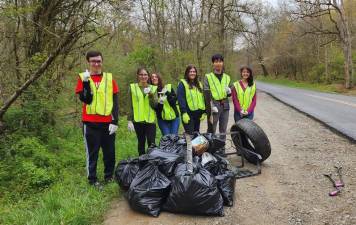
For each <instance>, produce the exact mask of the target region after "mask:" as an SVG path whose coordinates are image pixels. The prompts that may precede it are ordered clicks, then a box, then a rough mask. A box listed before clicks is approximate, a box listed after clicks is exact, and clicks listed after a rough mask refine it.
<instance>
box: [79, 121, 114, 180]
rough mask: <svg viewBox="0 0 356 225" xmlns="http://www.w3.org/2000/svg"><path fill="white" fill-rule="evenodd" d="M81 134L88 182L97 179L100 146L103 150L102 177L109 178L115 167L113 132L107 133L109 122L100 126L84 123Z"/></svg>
mask: <svg viewBox="0 0 356 225" xmlns="http://www.w3.org/2000/svg"><path fill="white" fill-rule="evenodd" d="M83 134H84V145H85V149H86V158H87V162H86V165H87V174H88V180H89V182H95V181H96V180H97V177H96V165H97V162H98V156H99V149H100V147H101V149H102V151H103V161H104V178H105V179H109V178H111V177H112V176H113V173H114V169H115V134H112V135H109V124H101V125H100V126H91V125H88V124H84V125H83Z"/></svg>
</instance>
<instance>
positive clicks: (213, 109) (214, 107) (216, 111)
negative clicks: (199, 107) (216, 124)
mask: <svg viewBox="0 0 356 225" xmlns="http://www.w3.org/2000/svg"><path fill="white" fill-rule="evenodd" d="M211 112H212V113H218V112H219V110H218V108H217V107H216V106H213V107H211Z"/></svg>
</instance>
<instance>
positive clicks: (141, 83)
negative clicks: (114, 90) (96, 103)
mask: <svg viewBox="0 0 356 225" xmlns="http://www.w3.org/2000/svg"><path fill="white" fill-rule="evenodd" d="M137 81H138V82H137V83H132V84H130V88H129V96H130V97H131V98H130V101H129V115H128V116H127V120H128V125H127V127H128V130H129V131H135V132H136V136H137V140H138V146H137V149H138V153H139V155H143V154H145V143H146V140H147V144H148V146H151V145H152V144H154V143H155V138H156V113H155V111H154V108H155V107H156V105H155V102H154V95H155V94H156V91H157V86H153V85H151V84H150V80H149V74H148V72H147V70H146V69H144V68H139V69H138V70H137Z"/></svg>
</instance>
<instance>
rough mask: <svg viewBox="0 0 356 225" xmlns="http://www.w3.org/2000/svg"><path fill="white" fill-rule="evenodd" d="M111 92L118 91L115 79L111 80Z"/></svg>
mask: <svg viewBox="0 0 356 225" xmlns="http://www.w3.org/2000/svg"><path fill="white" fill-rule="evenodd" d="M112 87H113V94H116V93H119V86H118V85H117V83H116V81H115V80H112Z"/></svg>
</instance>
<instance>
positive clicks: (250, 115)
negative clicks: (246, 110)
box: [234, 111, 254, 123]
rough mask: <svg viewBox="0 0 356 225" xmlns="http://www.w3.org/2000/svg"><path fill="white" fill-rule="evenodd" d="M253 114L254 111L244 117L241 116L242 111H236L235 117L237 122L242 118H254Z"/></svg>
mask: <svg viewBox="0 0 356 225" xmlns="http://www.w3.org/2000/svg"><path fill="white" fill-rule="evenodd" d="M253 115H254V112H252V113H250V114H248V115H247V116H244V117H241V115H240V112H236V111H235V112H234V119H235V123H236V122H237V121H239V120H241V119H242V118H247V119H250V120H252V119H253Z"/></svg>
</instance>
